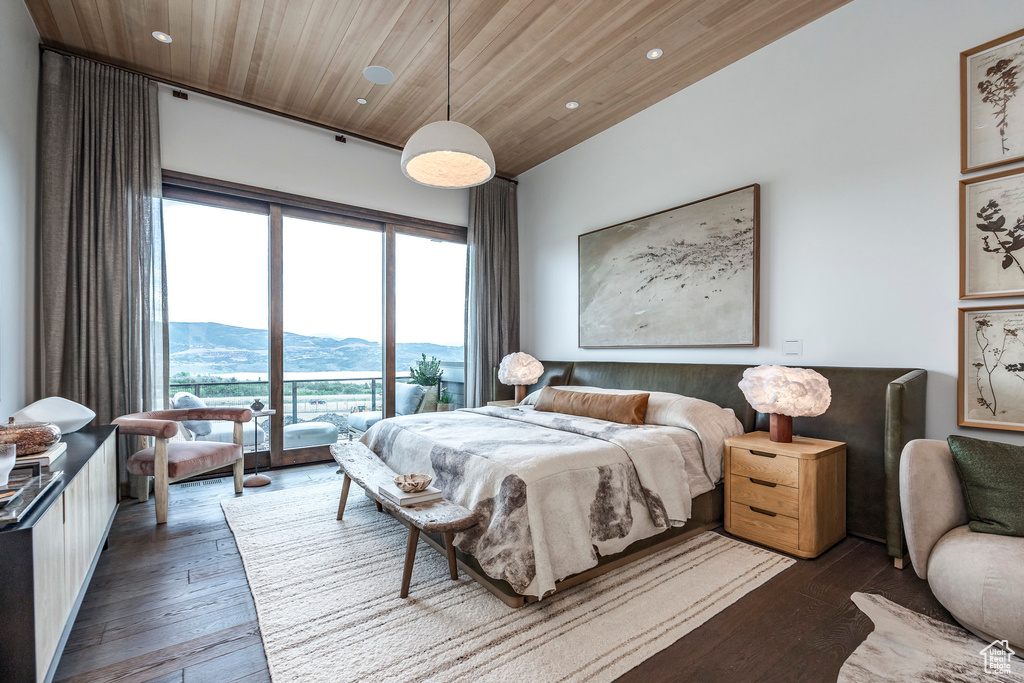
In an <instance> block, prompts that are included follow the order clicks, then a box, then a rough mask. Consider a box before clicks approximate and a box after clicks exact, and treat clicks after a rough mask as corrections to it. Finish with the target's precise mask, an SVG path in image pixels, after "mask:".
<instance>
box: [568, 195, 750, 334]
mask: <svg viewBox="0 0 1024 683" xmlns="http://www.w3.org/2000/svg"><path fill="white" fill-rule="evenodd" d="M759 212H760V186H759V185H756V184H754V185H747V186H746V187H741V188H739V189H736V190H732V191H730V192H723V193H722V194H717V195H715V196H713V197H707V198H705V199H700V200H698V201H695V202H690V203H689V204H684V205H682V206H677V207H675V208H672V209H668V210H666V211H661V212H659V213H655V214H651V215H648V216H643V217H641V218H636V219H634V220H631V221H626V222H624V223H618V224H616V225H612V226H609V227H607V228H602V229H600V230H595V231H593V232H588V233H586V234H583V235H580V237H579V346H580V348H627V347H683V346H757V344H758V285H759V280H758V278H759V274H758V269H759V258H758V252H759V233H758V230H759V220H760V219H759Z"/></svg>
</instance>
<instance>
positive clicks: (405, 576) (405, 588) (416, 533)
mask: <svg viewBox="0 0 1024 683" xmlns="http://www.w3.org/2000/svg"><path fill="white" fill-rule="evenodd" d="M419 540H420V530H419V529H417V528H416V527H414V526H411V527H409V542H408V543H407V544H406V546H405V570H404V571H403V572H402V592H401V593H399V594H398V595H399V597H402V598H407V597H409V583H410V582H411V581H412V563H413V562H415V561H416V543H417V542H418V541H419Z"/></svg>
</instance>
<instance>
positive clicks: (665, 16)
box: [26, 0, 849, 176]
mask: <svg viewBox="0 0 1024 683" xmlns="http://www.w3.org/2000/svg"><path fill="white" fill-rule="evenodd" d="M847 2H849V0H453V2H452V74H451V77H452V118H453V119H454V120H456V121H461V122H462V123H465V124H468V125H470V126H472V127H473V128H475V129H476V130H477V131H479V132H480V133H481V134H482V135H483V136H484V137H485V138H486V139H487V141H488V142H489V143H490V145H491V148H492V149H493V150H494V156H495V158H496V160H497V165H498V171H499V173H500V174H502V175H505V176H515V175H517V174H519V173H522V172H523V171H525V170H527V169H529V168H531V167H533V166H535V165H537V164H539V163H541V162H543V161H545V160H546V159H549V158H551V157H553V156H555V155H556V154H558V153H559V152H562V151H564V150H566V149H568V148H570V147H572V146H573V145H575V144H577V143H579V142H582V141H583V140H585V139H587V138H589V137H591V136H593V135H595V134H597V133H599V132H601V131H603V130H605V129H606V128H609V127H610V126H612V125H614V124H616V123H618V122H619V121H622V120H624V119H626V118H628V117H629V116H631V115H633V114H635V113H637V112H638V111H640V110H642V109H645V108H646V107H649V106H650V105H652V104H654V103H655V102H658V101H660V100H662V99H664V98H666V97H668V96H669V95H672V94H673V93H676V92H678V91H680V90H682V89H683V88H685V87H686V86H688V85H690V84H692V83H695V82H697V81H699V80H700V79H702V78H704V77H705V76H708V75H709V74H712V73H714V72H715V71H717V70H719V69H721V68H723V67H725V66H727V65H729V64H731V63H732V62H735V61H736V60H738V59H740V58H742V57H744V56H746V55H748V54H750V53H751V52H754V51H755V50H757V49H758V48H761V47H762V46H764V45H767V44H768V43H771V42H772V41H774V40H777V39H779V38H781V37H782V36H784V35H786V34H787V33H790V32H791V31H794V30H796V29H798V28H800V27H801V26H804V25H805V24H807V23H809V22H811V21H814V20H815V19H817V18H819V17H821V16H823V15H824V14H827V13H828V12H830V11H832V10H833V9H835V8H837V7H839V6H841V5H844V4H846V3H847ZM26 4H27V5H28V8H29V10H30V12H31V14H32V17H33V19H34V21H35V24H36V27H37V28H38V29H39V33H40V35H41V36H42V39H43V42H44V44H47V45H51V46H55V47H60V48H63V49H66V50H69V51H72V52H75V53H78V54H82V55H85V56H91V57H94V58H97V59H100V60H102V61H105V62H108V63H112V64H117V65H121V66H125V67H127V68H131V69H134V70H137V71H141V72H143V73H146V74H149V75H152V76H154V77H156V78H159V79H164V80H168V81H172V82H176V83H179V84H182V85H183V86H185V87H191V88H194V89H197V90H201V91H207V92H210V93H214V94H217V95H221V96H225V97H228V98H232V99H235V100H239V101H242V102H245V103H248V104H254V105H258V106H261V107H264V108H267V109H271V110H273V111H277V112H282V113H285V114H289V115H292V116H296V117H299V118H302V119H306V120H309V121H312V122H315V123H319V124H323V125H326V126H330V127H333V128H336V129H341V130H345V131H350V132H351V133H353V134H357V135H361V136H364V137H368V138H371V139H375V140H379V141H382V142H385V143H388V144H391V145H396V146H401V145H404V144H405V141H406V140H407V139H408V138H409V136H410V135H412V133H413V132H415V131H416V129H418V128H419V127H420V126H422V125H423V124H425V123H428V122H430V121H435V120H438V119H443V118H444V115H445V39H446V25H445V17H446V14H447V8H448V4H447V0H146V1H145V2H142V1H140V0H26ZM153 31H164V32H166V33H168V34H170V36H171V37H172V38H173V40H174V42H173V43H171V44H169V45H168V44H163V43H160V42H157V41H156V40H155V39H154V38H153V37H152V36H151V33H152V32H153ZM651 48H660V49H662V50H664V51H665V54H664V56H663V57H662V58H661V59H659V60H656V61H652V60H649V59H647V58H646V53H647V51H648V50H649V49H651ZM371 64H377V65H380V66H385V67H387V68H388V69H390V70H391V71H393V72H394V73H395V80H394V82H393V83H391V84H390V85H374V84H372V83H370V82H369V81H367V80H366V79H364V78H363V75H362V71H363V68H364V67H366V66H369V65H371ZM738 96H739V95H738ZM360 97H362V98H365V99H366V100H367V101H368V103H367V104H365V105H360V104H358V103H357V102H356V98H360ZM570 100H575V101H578V102H579V103H580V107H579V108H578V109H576V110H574V111H570V110H568V109H566V107H565V103H566V102H568V101H570Z"/></svg>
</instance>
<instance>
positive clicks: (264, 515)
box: [222, 478, 794, 683]
mask: <svg viewBox="0 0 1024 683" xmlns="http://www.w3.org/2000/svg"><path fill="white" fill-rule="evenodd" d="M340 491H341V481H340V478H339V481H338V482H337V483H336V484H335V483H326V484H323V483H322V484H314V485H310V486H305V487H301V488H296V489H292V490H288V491H278V492H273V493H265V494H260V495H255V496H245V497H242V498H237V499H231V500H225V501H224V502H223V503H222V506H223V508H224V514H225V516H226V517H227V521H228V524H229V525H230V527H231V530H232V532H233V533H234V535H235V540H236V541H237V543H238V549H239V551H240V552H241V555H242V560H243V562H244V564H245V571H246V575H247V576H248V579H249V586H250V587H251V589H252V594H253V598H254V599H255V601H256V610H257V612H258V614H259V623H260V631H261V633H262V636H263V644H264V648H265V650H266V654H267V662H268V664H269V666H270V673H271V677H272V678H273V680H274V681H275V683H287V682H290V681H303V682H304V683H309V682H315V681H324V682H327V681H330V682H332V683H333V682H335V681H375V682H376V681H411V680H416V681H445V682H450V681H510V682H511V681H538V682H541V681H611V680H613V679H615V678H616V677H618V676H619V675H621V674H623V673H625V672H626V671H628V670H629V669H631V668H633V667H634V666H636V665H637V664H639V663H640V662H642V661H643V660H645V659H647V658H648V657H650V656H652V655H653V654H655V653H656V652H658V651H660V650H662V649H664V648H665V647H668V646H669V645H671V644H672V643H673V642H675V641H676V640H678V639H679V638H681V637H683V636H684V635H686V634H687V633H689V632H690V631H692V630H693V629H694V628H696V627H698V626H700V625H701V624H702V623H704V622H705V621H707V620H708V619H710V618H711V617H712V616H714V615H715V614H717V613H718V612H720V611H722V610H723V609H724V608H726V607H727V606H729V605H731V604H732V603H734V602H736V601H737V600H738V599H740V598H741V597H743V596H744V595H745V594H747V593H749V592H750V591H752V590H754V589H755V588H757V587H758V586H760V585H762V584H763V583H765V582H766V581H768V580H769V579H770V578H772V577H773V576H775V575H776V574H778V573H780V572H781V571H783V570H784V569H786V568H787V567H789V566H791V565H792V564H793V563H794V561H793V560H792V559H789V558H786V557H783V556H781V555H777V554H775V553H772V552H769V551H767V550H762V549H760V548H755V547H754V546H750V545H747V544H745V543H741V542H739V541H735V540H732V539H729V538H725V537H723V536H721V535H719V534H715V533H710V532H709V533H704V534H700V535H698V536H696V537H694V538H692V539H689V540H688V541H685V542H683V543H680V544H679V545H677V546H674V547H672V548H669V549H667V550H664V551H661V552H659V553H656V554H654V555H651V556H650V557H648V558H645V559H643V560H641V561H639V562H636V563H633V564H631V565H629V566H627V567H624V568H621V569H619V570H616V571H614V572H611V573H609V574H606V575H604V576H603V577H601V578H598V579H595V580H593V581H590V582H587V583H585V584H583V585H581V586H577V587H575V588H572V589H569V590H567V591H565V592H563V593H559V594H557V595H555V596H553V597H550V598H546V599H544V600H542V601H540V602H539V603H534V604H532V605H527V606H526V607H523V608H522V609H518V610H515V609H511V608H509V607H507V606H506V605H505V604H504V603H502V602H500V601H499V600H497V599H496V598H495V597H493V596H492V595H491V594H490V593H488V592H487V591H486V590H485V589H484V588H483V587H481V586H480V585H478V584H477V583H475V582H474V581H472V580H471V579H469V578H468V577H466V576H465V575H463V574H461V573H460V577H459V580H458V581H457V582H456V581H451V580H450V579H449V578H448V571H447V564H446V562H445V559H444V558H443V557H442V556H441V555H440V554H439V553H437V552H436V551H434V550H433V549H432V548H431V547H429V546H427V545H426V544H425V543H423V542H422V541H420V546H419V549H418V553H417V558H416V565H415V568H414V570H413V579H412V588H411V591H410V596H409V598H408V599H406V600H402V599H401V598H399V597H398V589H399V584H400V582H401V576H402V563H403V560H404V550H405V539H406V536H407V531H406V529H405V527H403V526H401V525H400V524H399V523H398V522H397V521H395V520H394V519H392V518H391V517H390V516H388V515H384V514H380V513H378V512H377V511H376V509H375V507H374V505H373V503H372V502H371V501H370V500H369V499H367V498H366V497H365V496H364V495H363V494H362V491H360V490H358V489H357V488H356V487H353V491H352V495H351V498H350V500H349V502H348V507H347V508H346V510H345V520H344V521H342V522H338V521H336V520H335V515H336V512H337V505H338V496H339V495H340Z"/></svg>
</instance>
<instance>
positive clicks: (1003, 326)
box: [957, 305, 1024, 432]
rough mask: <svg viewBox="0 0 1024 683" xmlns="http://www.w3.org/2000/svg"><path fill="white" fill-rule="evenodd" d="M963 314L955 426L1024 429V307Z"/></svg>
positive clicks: (966, 310) (963, 310) (981, 309)
mask: <svg viewBox="0 0 1024 683" xmlns="http://www.w3.org/2000/svg"><path fill="white" fill-rule="evenodd" d="M959 312H960V368H959V372H958V373H957V395H958V402H957V424H959V425H960V426H961V427H982V428H985V429H1006V430H1011V431H1018V432H1020V431H1024V307H1022V306H1020V305H1012V306H988V307H978V308H961V309H960V311H959Z"/></svg>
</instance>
